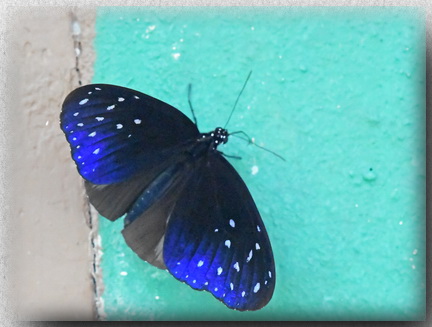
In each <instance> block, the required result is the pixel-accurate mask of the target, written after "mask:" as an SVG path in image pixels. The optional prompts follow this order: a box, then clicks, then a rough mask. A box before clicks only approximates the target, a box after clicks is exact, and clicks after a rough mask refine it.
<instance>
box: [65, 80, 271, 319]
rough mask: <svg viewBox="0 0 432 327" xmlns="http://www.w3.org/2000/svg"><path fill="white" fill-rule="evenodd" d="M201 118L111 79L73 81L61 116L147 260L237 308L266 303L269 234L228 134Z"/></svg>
mask: <svg viewBox="0 0 432 327" xmlns="http://www.w3.org/2000/svg"><path fill="white" fill-rule="evenodd" d="M237 100H238V99H237ZM191 109H192V106H191ZM192 110H193V109H192ZM192 113H193V112H192ZM194 120H195V123H194V122H192V121H191V120H190V119H189V118H188V117H187V116H186V115H184V114H183V113H182V112H181V111H179V110H177V109H176V108H174V107H172V106H170V105H169V104H167V103H164V102H162V101H160V100H158V99H155V98H153V97H151V96H149V95H146V94H143V93H141V92H138V91H135V90H132V89H129V88H125V87H121V86H115V85H109V84H90V85H85V86H82V87H79V88H77V89H75V90H74V91H72V92H71V93H70V94H69V95H68V96H67V97H66V99H65V100H64V103H63V105H62V111H61V114H60V126H61V129H62V130H63V132H64V134H65V136H66V139H67V141H68V143H69V145H70V148H71V155H72V159H73V160H74V161H75V164H76V166H77V169H78V172H79V174H80V175H81V176H82V177H83V178H84V180H85V182H84V183H85V189H86V192H87V195H88V198H89V201H90V203H91V204H92V205H93V206H94V207H95V209H96V210H97V211H98V212H99V213H100V214H101V215H102V216H104V217H105V218H107V219H109V220H111V221H114V220H116V219H118V218H120V217H122V216H124V215H125V218H124V229H123V231H122V234H123V236H124V239H125V241H126V243H127V244H128V246H129V247H130V248H131V249H132V250H133V251H134V252H135V253H136V254H137V255H138V256H139V257H140V258H141V259H143V260H145V261H147V262H148V263H150V264H151V265H153V266H155V267H157V268H160V269H166V270H168V272H169V273H170V274H172V275H173V276H174V277H175V278H176V279H178V280H179V281H181V282H184V283H186V284H188V285H189V286H190V287H192V288H193V289H195V290H204V291H207V292H210V293H211V294H212V295H213V296H214V297H215V298H216V299H218V300H220V301H222V302H223V303H224V304H225V305H226V306H227V307H229V308H231V309H236V310H240V311H244V310H258V309H260V308H262V307H263V306H265V305H266V304H267V303H268V302H269V301H270V299H271V297H272V295H273V292H274V288H275V281H276V275H275V264H274V259H273V252H272V248H271V244H270V240H269V237H268V235H267V232H266V229H265V227H264V224H263V221H262V219H261V216H260V214H259V212H258V209H257V207H256V205H255V202H254V200H253V199H252V196H251V194H250V192H249V190H248V188H247V187H246V185H245V183H244V182H243V180H242V178H241V177H240V176H239V174H238V173H237V172H236V170H235V169H234V168H233V167H232V165H231V164H230V163H229V162H228V161H227V159H225V157H224V155H223V154H222V153H221V152H219V151H218V149H217V148H218V146H219V145H221V144H225V143H226V142H227V141H228V138H229V136H230V134H229V133H228V131H227V130H226V129H225V128H221V127H218V128H216V129H214V130H213V131H210V132H208V133H201V132H199V130H198V127H197V124H196V119H195V116H194Z"/></svg>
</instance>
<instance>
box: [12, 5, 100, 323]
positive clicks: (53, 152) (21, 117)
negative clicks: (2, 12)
mask: <svg viewBox="0 0 432 327" xmlns="http://www.w3.org/2000/svg"><path fill="white" fill-rule="evenodd" d="M75 12H76V14H77V16H78V19H79V20H80V24H81V31H82V42H83V43H85V44H86V49H84V51H83V52H82V57H81V62H80V66H81V70H82V79H83V83H89V81H90V79H91V75H92V68H91V67H92V62H93V52H92V50H91V48H90V47H91V43H92V42H91V39H92V38H93V33H94V29H93V23H94V11H93V10H76V11H75ZM10 13H11V14H12V19H11V21H10V23H12V24H10V26H9V27H10V29H9V31H8V32H9V33H8V35H7V41H8V46H9V48H8V50H9V51H10V56H9V57H8V59H9V62H8V66H9V67H8V69H9V71H8V73H9V74H8V78H9V80H8V84H9V85H12V87H11V88H10V89H9V90H8V92H11V93H9V95H10V99H11V106H10V111H9V112H8V116H9V117H8V118H9V120H10V122H11V123H12V125H11V126H12V128H11V129H10V133H11V135H10V136H11V138H10V139H9V142H10V148H11V149H13V150H11V151H10V152H9V153H8V154H9V155H10V158H9V159H10V161H9V162H10V163H12V165H11V166H10V167H9V170H10V177H11V179H10V180H9V184H10V186H11V188H12V191H13V192H12V194H11V200H12V204H13V205H12V206H11V208H10V218H11V221H10V223H11V228H12V229H13V230H14V235H15V236H14V238H13V240H12V241H11V245H12V248H11V250H12V252H11V253H12V254H13V256H12V257H14V258H16V259H17V260H15V261H14V262H13V266H12V269H13V272H14V274H13V277H12V278H10V286H11V287H12V289H11V294H12V295H13V300H14V303H12V304H13V305H16V309H15V310H16V314H17V318H18V319H19V320H52V319H55V320H57V319H59V320H93V319H94V317H95V313H94V291H93V280H92V271H91V269H92V255H91V247H90V242H89V235H90V227H89V224H88V223H87V222H86V220H87V217H88V207H87V204H86V200H85V197H84V191H83V187H82V180H81V178H80V177H79V175H78V174H77V172H76V168H75V166H74V164H73V162H72V161H71V160H70V153H69V147H68V146H67V143H66V140H65V138H64V136H63V133H62V132H61V130H60V128H59V118H58V117H59V113H60V108H61V104H62V101H63V99H64V98H65V96H66V95H67V94H68V93H69V92H70V91H71V90H73V89H74V88H75V87H76V86H77V85H78V80H77V74H76V72H75V70H74V65H75V55H74V48H73V41H72V36H71V28H70V27H71V15H70V14H71V9H70V8H61V9H59V8H57V9H42V8H21V9H19V10H17V9H15V10H13V11H11V12H10ZM12 222H13V223H12Z"/></svg>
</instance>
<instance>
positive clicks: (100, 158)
mask: <svg viewBox="0 0 432 327" xmlns="http://www.w3.org/2000/svg"><path fill="white" fill-rule="evenodd" d="M60 125H61V128H62V130H63V132H64V133H65V135H66V138H67V140H68V142H69V144H70V146H71V152H72V158H73V159H74V161H75V163H76V165H77V168H78V171H79V173H80V174H81V176H82V177H84V179H86V180H87V181H88V182H90V183H93V184H112V183H118V182H123V181H125V180H127V179H128V178H130V177H132V176H133V175H134V174H136V173H137V172H139V171H142V170H145V169H146V168H148V167H152V166H154V165H157V164H158V163H159V162H161V161H163V160H165V159H166V158H167V157H169V156H170V155H171V154H172V153H171V152H172V149H175V148H176V147H177V146H178V145H179V144H181V142H183V141H184V140H190V139H193V138H195V137H196V136H198V135H199V132H198V129H197V128H196V126H195V124H193V123H192V121H191V120H190V119H189V118H187V117H186V116H185V115H184V114H183V113H181V112H180V111H179V110H177V109H175V108H174V107H172V106H170V105H168V104H166V103H164V102H162V101H160V100H157V99H155V98H152V97H150V96H148V95H145V94H143V93H140V92H138V91H134V90H131V89H128V88H124V87H120V86H115V85H108V84H91V85H86V86H83V87H80V88H78V89H76V90H74V91H73V92H71V93H70V94H69V95H68V97H67V98H66V99H65V101H64V103H63V108H62V113H61V116H60Z"/></svg>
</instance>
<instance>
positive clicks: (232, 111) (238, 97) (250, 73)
mask: <svg viewBox="0 0 432 327" xmlns="http://www.w3.org/2000/svg"><path fill="white" fill-rule="evenodd" d="M251 75H252V71H250V72H249V75H248V76H247V77H246V81H245V82H244V84H243V87H242V89H241V91H240V93H239V95H238V96H237V100H236V101H235V103H234V107H233V108H232V110H231V114H230V115H229V117H228V120H227V122H226V123H225V126H224V129H225V128H226V127H227V125H228V123H229V121H230V120H231V117H232V115H233V113H234V110H235V108H236V106H237V102H238V101H239V99H240V96H241V95H242V93H243V90H244V89H245V87H246V84H247V82H248V81H249V78H250V76H251Z"/></svg>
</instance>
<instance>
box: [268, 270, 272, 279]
mask: <svg viewBox="0 0 432 327" xmlns="http://www.w3.org/2000/svg"><path fill="white" fill-rule="evenodd" d="M271 276H272V274H271V271H270V270H269V277H270V278H271Z"/></svg>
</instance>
